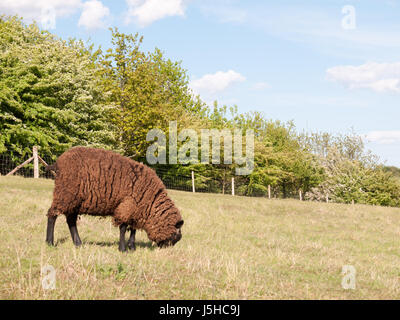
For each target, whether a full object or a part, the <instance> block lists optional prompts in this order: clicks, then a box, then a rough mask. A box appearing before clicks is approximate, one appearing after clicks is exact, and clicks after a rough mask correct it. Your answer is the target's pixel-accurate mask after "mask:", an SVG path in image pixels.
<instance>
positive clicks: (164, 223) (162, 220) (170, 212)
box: [145, 190, 183, 248]
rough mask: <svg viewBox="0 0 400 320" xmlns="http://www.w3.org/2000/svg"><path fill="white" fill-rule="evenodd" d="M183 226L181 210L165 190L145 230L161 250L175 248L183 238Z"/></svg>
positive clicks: (160, 195) (159, 196)
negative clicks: (169, 247)
mask: <svg viewBox="0 0 400 320" xmlns="http://www.w3.org/2000/svg"><path fill="white" fill-rule="evenodd" d="M182 226H183V219H182V216H181V214H180V212H179V209H178V208H177V207H176V206H175V204H174V203H173V201H172V200H171V199H170V198H169V197H168V195H167V192H166V191H165V190H163V191H162V192H160V193H159V194H158V195H157V197H156V199H155V202H154V205H153V206H152V209H151V212H150V215H149V217H148V219H147V223H146V226H145V229H146V231H147V235H148V237H149V239H150V240H152V241H154V242H155V243H156V244H157V245H158V246H159V247H160V248H164V247H168V246H173V245H174V244H175V243H177V242H178V241H179V240H180V239H181V238H182V231H181V228H182Z"/></svg>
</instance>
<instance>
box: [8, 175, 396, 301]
mask: <svg viewBox="0 0 400 320" xmlns="http://www.w3.org/2000/svg"><path fill="white" fill-rule="evenodd" d="M52 190H53V181H50V180H44V179H37V180H34V179H25V178H20V177H0V299H48V298H51V299H383V298H385V299H399V298H400V241H399V240H400V237H399V236H400V209H397V208H383V207H373V206H364V205H340V204H326V203H315V202H300V201H296V200H267V199H261V198H245V197H232V196H228V195H225V196H224V195H214V194H192V193H188V192H178V191H170V195H171V197H172V198H173V199H174V201H175V202H176V204H177V206H178V207H179V208H180V209H181V211H182V215H183V218H184V220H185V224H184V226H183V229H182V230H183V238H182V240H181V241H180V242H179V243H178V244H177V245H176V246H175V247H173V248H167V249H158V248H157V247H154V246H152V244H151V243H150V241H149V240H148V239H147V236H146V234H145V233H144V232H138V233H137V250H136V251H135V252H128V253H120V252H119V251H118V242H117V240H118V234H119V232H118V230H117V229H116V228H115V227H113V226H112V224H111V219H109V218H106V219H100V218H94V217H88V216H82V217H81V219H80V220H79V221H78V229H79V233H80V236H81V239H82V242H83V247H81V248H79V249H76V248H75V247H74V246H73V244H72V241H71V238H70V234H69V231H68V227H67V224H66V222H65V218H64V217H61V218H59V219H58V220H57V223H56V230H55V241H56V246H55V247H53V248H50V247H48V246H47V245H46V244H45V242H44V240H45V230H46V221H47V220H46V212H47V209H48V208H49V207H50V204H51V199H52ZM46 264H49V265H52V266H53V267H54V268H55V270H56V288H55V289H54V290H44V289H43V288H42V282H41V281H42V276H41V267H42V266H44V265H46ZM344 265H352V266H354V267H355V269H356V272H357V273H356V289H355V290H345V289H343V288H342V286H341V282H342V277H343V275H342V267H343V266H344Z"/></svg>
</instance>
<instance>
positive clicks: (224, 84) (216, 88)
mask: <svg viewBox="0 0 400 320" xmlns="http://www.w3.org/2000/svg"><path fill="white" fill-rule="evenodd" d="M245 80H246V78H245V77H244V76H243V75H241V74H240V73H238V72H236V71H233V70H228V71H226V72H224V71H218V72H216V73H214V74H206V75H204V76H202V77H201V78H200V79H197V80H193V81H192V82H191V83H190V86H191V88H192V89H193V90H194V92H196V93H206V94H213V93H216V92H220V91H223V90H225V89H226V88H228V87H229V86H231V85H232V84H234V83H236V82H243V81H245Z"/></svg>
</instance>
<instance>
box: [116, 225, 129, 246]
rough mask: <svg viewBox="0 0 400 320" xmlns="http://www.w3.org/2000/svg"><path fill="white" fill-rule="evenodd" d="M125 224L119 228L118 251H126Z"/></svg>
mask: <svg viewBox="0 0 400 320" xmlns="http://www.w3.org/2000/svg"><path fill="white" fill-rule="evenodd" d="M126 227H127V225H126V223H123V224H121V225H120V226H119V248H118V249H119V251H121V252H124V251H126V243H125V232H126Z"/></svg>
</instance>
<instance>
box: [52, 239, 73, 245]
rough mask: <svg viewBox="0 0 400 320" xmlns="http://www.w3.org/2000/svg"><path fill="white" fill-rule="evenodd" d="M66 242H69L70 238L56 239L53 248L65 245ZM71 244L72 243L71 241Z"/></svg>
mask: <svg viewBox="0 0 400 320" xmlns="http://www.w3.org/2000/svg"><path fill="white" fill-rule="evenodd" d="M68 240H71V238H69V237H62V238H60V239H57V240H56V242H55V244H54V246H58V245H59V244H63V243H65V242H67V241H68ZM71 242H72V240H71Z"/></svg>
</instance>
